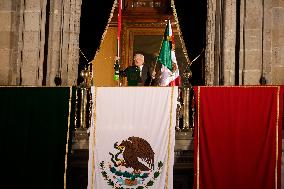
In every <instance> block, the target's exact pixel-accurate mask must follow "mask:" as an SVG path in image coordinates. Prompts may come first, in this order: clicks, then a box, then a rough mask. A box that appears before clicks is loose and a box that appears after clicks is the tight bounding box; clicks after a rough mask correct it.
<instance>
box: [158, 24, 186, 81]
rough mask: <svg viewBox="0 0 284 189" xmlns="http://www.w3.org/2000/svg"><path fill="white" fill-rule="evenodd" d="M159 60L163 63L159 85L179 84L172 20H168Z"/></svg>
mask: <svg viewBox="0 0 284 189" xmlns="http://www.w3.org/2000/svg"><path fill="white" fill-rule="evenodd" d="M158 60H159V62H160V63H161V64H162V68H161V75H160V77H159V85H160V86H179V85H180V83H181V79H180V75H179V69H178V64H177V60H176V55H175V43H174V35H173V31H172V27H171V23H170V20H168V21H167V26H166V29H165V33H164V38H163V42H162V46H161V49H160V53H159V57H158Z"/></svg>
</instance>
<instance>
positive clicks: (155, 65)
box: [149, 19, 170, 86]
mask: <svg viewBox="0 0 284 189" xmlns="http://www.w3.org/2000/svg"><path fill="white" fill-rule="evenodd" d="M169 20H170V19H167V24H166V28H167V25H168V24H169V23H168V21H169ZM164 33H165V32H164ZM164 37H165V36H163V40H162V42H161V45H160V48H159V54H160V51H161V48H162V45H163V42H164ZM157 62H158V57H156V60H155V64H154V69H153V71H155V70H156V67H157ZM153 71H152V73H153ZM152 81H153V77H152V75H151V80H150V84H149V86H151V84H152Z"/></svg>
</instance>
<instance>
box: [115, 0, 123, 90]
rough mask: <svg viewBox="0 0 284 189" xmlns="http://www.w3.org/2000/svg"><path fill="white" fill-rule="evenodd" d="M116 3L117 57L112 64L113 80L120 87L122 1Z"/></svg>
mask: <svg viewBox="0 0 284 189" xmlns="http://www.w3.org/2000/svg"><path fill="white" fill-rule="evenodd" d="M117 1H118V5H117V8H118V11H117V12H118V14H117V55H116V58H115V64H114V80H115V81H117V86H118V87H119V86H120V79H119V67H120V64H119V62H120V34H121V18H122V15H121V10H122V0H117Z"/></svg>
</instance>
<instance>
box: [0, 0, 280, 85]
mask: <svg viewBox="0 0 284 189" xmlns="http://www.w3.org/2000/svg"><path fill="white" fill-rule="evenodd" d="M81 4H82V0H63V1H57V0H0V58H1V62H0V64H1V66H0V85H32V86H55V85H56V84H55V79H57V81H58V83H60V84H61V85H63V86H64V85H65V86H66V85H69V86H70V85H76V81H77V75H78V73H77V72H78V71H77V70H78V63H79V32H80V15H81ZM236 9H237V8H236V0H213V1H209V0H208V1H207V18H208V19H207V28H206V32H207V45H206V63H205V65H206V68H205V69H206V70H205V73H206V74H205V77H206V85H234V84H235V72H236V71H235V53H236V50H235V45H236V36H237V35H236ZM239 18H240V31H239V33H238V35H239V40H240V51H239V83H240V84H241V85H250V84H259V79H260V77H261V75H263V76H264V77H265V79H266V81H267V84H283V83H284V42H283V41H284V24H283V22H282V20H283V19H284V2H283V0H266V1H263V4H262V1H248V0H242V1H241V5H240V17H239ZM111 74H112V73H111Z"/></svg>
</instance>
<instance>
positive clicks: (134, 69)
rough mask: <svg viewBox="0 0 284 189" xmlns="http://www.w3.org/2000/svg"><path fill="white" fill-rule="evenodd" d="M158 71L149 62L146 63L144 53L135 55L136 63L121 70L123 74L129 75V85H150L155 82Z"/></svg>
mask: <svg viewBox="0 0 284 189" xmlns="http://www.w3.org/2000/svg"><path fill="white" fill-rule="evenodd" d="M155 74H156V72H154V71H152V70H151V68H150V66H149V65H148V64H144V55H142V54H135V55H134V65H133V66H129V67H127V68H126V69H125V70H123V71H122V72H121V76H126V77H127V82H128V86H150V85H153V84H154V79H155Z"/></svg>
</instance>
